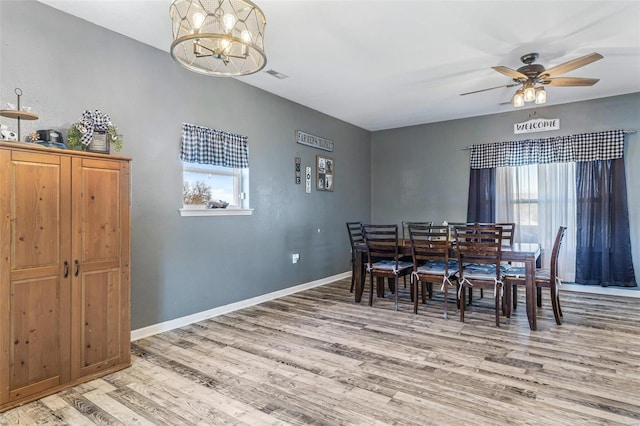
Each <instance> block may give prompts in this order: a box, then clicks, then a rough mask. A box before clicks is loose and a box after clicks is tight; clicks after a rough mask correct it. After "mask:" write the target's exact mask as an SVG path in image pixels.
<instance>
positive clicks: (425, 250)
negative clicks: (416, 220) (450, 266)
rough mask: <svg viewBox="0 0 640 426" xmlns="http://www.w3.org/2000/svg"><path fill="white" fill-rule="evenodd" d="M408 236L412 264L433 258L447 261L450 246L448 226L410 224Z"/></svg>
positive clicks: (433, 259)
mask: <svg viewBox="0 0 640 426" xmlns="http://www.w3.org/2000/svg"><path fill="white" fill-rule="evenodd" d="M409 237H410V240H411V253H412V256H413V261H414V262H413V263H414V265H417V264H419V263H423V262H426V261H435V260H442V261H445V262H448V260H449V249H450V248H451V247H450V245H451V244H450V240H449V227H448V226H433V225H429V226H425V225H416V224H410V225H409Z"/></svg>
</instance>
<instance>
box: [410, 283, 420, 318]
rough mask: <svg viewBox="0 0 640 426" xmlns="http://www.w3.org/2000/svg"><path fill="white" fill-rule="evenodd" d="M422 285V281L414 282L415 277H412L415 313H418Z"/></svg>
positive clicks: (412, 296)
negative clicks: (419, 291)
mask: <svg viewBox="0 0 640 426" xmlns="http://www.w3.org/2000/svg"><path fill="white" fill-rule="evenodd" d="M419 285H420V280H414V279H413V276H412V277H411V298H412V299H413V300H412V301H413V313H414V314H417V313H418V286H419Z"/></svg>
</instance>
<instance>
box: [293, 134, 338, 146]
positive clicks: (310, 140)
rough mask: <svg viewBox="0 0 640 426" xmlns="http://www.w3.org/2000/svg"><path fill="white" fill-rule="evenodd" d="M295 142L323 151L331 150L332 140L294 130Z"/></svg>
mask: <svg viewBox="0 0 640 426" xmlns="http://www.w3.org/2000/svg"><path fill="white" fill-rule="evenodd" d="M296 142H298V143H299V144H302V145H307V146H312V147H314V148H318V149H323V150H325V151H333V141H330V140H329V139H325V138H321V137H320V136H314V135H310V134H309V133H305V132H302V131H300V130H296Z"/></svg>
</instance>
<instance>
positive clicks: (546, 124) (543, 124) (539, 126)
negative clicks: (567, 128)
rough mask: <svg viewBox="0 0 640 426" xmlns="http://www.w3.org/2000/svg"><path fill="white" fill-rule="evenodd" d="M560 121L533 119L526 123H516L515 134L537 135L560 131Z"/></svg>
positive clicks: (554, 119) (556, 119) (514, 126)
mask: <svg viewBox="0 0 640 426" xmlns="http://www.w3.org/2000/svg"><path fill="white" fill-rule="evenodd" d="M559 129H560V119H559V118H551V119H547V118H533V119H531V120H528V121H525V122H524V123H516V124H514V125H513V134H514V135H517V134H520V133H536V132H547V131H549V130H559Z"/></svg>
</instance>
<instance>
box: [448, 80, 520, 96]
mask: <svg viewBox="0 0 640 426" xmlns="http://www.w3.org/2000/svg"><path fill="white" fill-rule="evenodd" d="M514 86H520V83H512V84H507V85H502V86H496V87H489V88H488V89H480V90H474V91H473V92H467V93H460V96H465V95H472V94H474V93H480V92H486V91H487V90H493V89H501V88H503V87H514Z"/></svg>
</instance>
